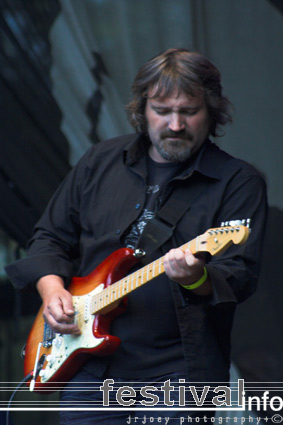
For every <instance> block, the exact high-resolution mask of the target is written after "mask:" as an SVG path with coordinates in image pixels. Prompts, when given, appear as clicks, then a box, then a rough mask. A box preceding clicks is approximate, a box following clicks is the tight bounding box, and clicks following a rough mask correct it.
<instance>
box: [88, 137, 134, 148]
mask: <svg viewBox="0 0 283 425" xmlns="http://www.w3.org/2000/svg"><path fill="white" fill-rule="evenodd" d="M137 137H138V136H137V134H136V133H130V134H124V135H122V136H117V137H111V138H110V139H106V140H103V141H101V142H99V143H97V144H96V145H94V146H93V148H92V150H95V151H96V152H106V151H109V150H113V149H114V150H118V151H121V149H122V150H123V149H125V148H126V147H127V146H128V145H130V144H132V143H134V142H135V141H136V140H137Z"/></svg>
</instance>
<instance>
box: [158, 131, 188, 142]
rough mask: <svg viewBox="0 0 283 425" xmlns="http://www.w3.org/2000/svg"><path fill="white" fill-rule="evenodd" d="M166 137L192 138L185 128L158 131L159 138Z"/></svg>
mask: <svg viewBox="0 0 283 425" xmlns="http://www.w3.org/2000/svg"><path fill="white" fill-rule="evenodd" d="M167 137H169V138H172V139H184V140H188V139H189V140H191V139H192V138H193V136H192V134H191V133H190V132H188V131H187V130H180V131H173V130H170V129H168V130H164V131H162V132H161V133H160V138H161V139H166V138H167Z"/></svg>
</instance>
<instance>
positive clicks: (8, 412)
mask: <svg viewBox="0 0 283 425" xmlns="http://www.w3.org/2000/svg"><path fill="white" fill-rule="evenodd" d="M44 361H45V355H44V354H43V355H42V356H41V358H40V360H39V362H38V364H37V368H36V373H35V374H34V371H33V370H32V371H31V372H30V373H29V374H28V375H27V376H25V377H24V379H23V380H22V381H21V382H20V383H19V384H18V385H17V386H16V388H15V390H14V391H13V394H12V395H11V397H10V399H9V401H8V405H7V411H6V425H10V422H9V421H10V407H11V404H12V402H13V399H14V397H15V395H16V393H17V392H18V391H19V389H20V388H21V387H22V386H23V385H24V384H25V383H26V382H28V381H29V380H31V379H32V378H34V379H36V378H37V377H38V375H39V372H40V371H41V369H42V367H43V365H44Z"/></svg>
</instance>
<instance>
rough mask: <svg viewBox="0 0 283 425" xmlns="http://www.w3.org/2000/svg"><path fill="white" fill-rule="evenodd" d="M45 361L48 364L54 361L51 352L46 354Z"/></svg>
mask: <svg viewBox="0 0 283 425" xmlns="http://www.w3.org/2000/svg"><path fill="white" fill-rule="evenodd" d="M46 361H47V362H48V363H49V365H50V366H52V364H53V363H54V362H55V356H53V354H48V356H47V357H46Z"/></svg>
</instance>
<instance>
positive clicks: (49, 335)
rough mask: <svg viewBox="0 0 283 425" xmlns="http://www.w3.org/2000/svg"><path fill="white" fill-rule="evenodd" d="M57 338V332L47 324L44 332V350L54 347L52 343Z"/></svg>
mask: <svg viewBox="0 0 283 425" xmlns="http://www.w3.org/2000/svg"><path fill="white" fill-rule="evenodd" d="M54 338H55V332H54V331H53V330H52V329H51V328H50V326H49V325H48V324H47V323H46V322H45V323H44V330H43V341H42V346H43V347H44V348H49V347H51V346H52V341H53V339H54Z"/></svg>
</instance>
